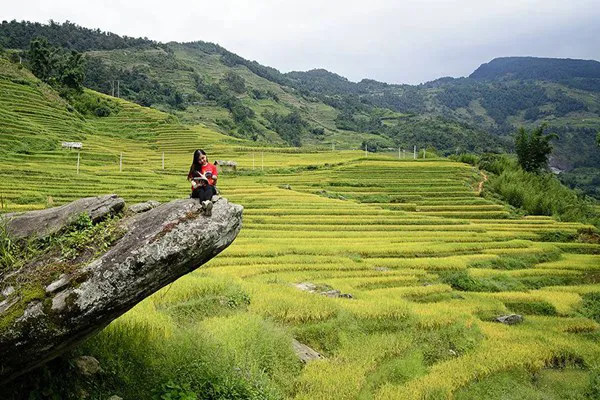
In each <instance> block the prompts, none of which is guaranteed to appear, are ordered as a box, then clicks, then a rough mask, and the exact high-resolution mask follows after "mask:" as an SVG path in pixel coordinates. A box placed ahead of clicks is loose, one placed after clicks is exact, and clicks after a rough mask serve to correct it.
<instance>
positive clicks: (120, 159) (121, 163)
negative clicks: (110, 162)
mask: <svg viewBox="0 0 600 400" xmlns="http://www.w3.org/2000/svg"><path fill="white" fill-rule="evenodd" d="M119 172H123V153H121V157H120V158H119Z"/></svg>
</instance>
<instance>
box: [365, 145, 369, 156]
mask: <svg viewBox="0 0 600 400" xmlns="http://www.w3.org/2000/svg"><path fill="white" fill-rule="evenodd" d="M368 156H369V150H368V149H367V144H366V143H365V157H368Z"/></svg>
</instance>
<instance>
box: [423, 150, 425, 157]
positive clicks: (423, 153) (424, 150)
mask: <svg viewBox="0 0 600 400" xmlns="http://www.w3.org/2000/svg"><path fill="white" fill-rule="evenodd" d="M423 158H425V149H423Z"/></svg>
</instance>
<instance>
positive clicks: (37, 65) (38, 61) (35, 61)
mask: <svg viewBox="0 0 600 400" xmlns="http://www.w3.org/2000/svg"><path fill="white" fill-rule="evenodd" d="M27 56H28V57H29V66H30V68H31V72H33V74H34V75H35V76H37V77H38V78H40V79H41V80H43V81H44V82H49V81H50V78H51V77H52V74H53V71H54V67H55V64H56V58H55V51H54V49H53V48H52V46H50V44H49V43H48V39H46V38H44V37H39V38H35V39H33V40H32V41H31V42H30V43H29V51H28V53H27Z"/></svg>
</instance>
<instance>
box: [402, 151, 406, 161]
mask: <svg viewBox="0 0 600 400" xmlns="http://www.w3.org/2000/svg"><path fill="white" fill-rule="evenodd" d="M405 158H406V149H404V150H402V159H405Z"/></svg>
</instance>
